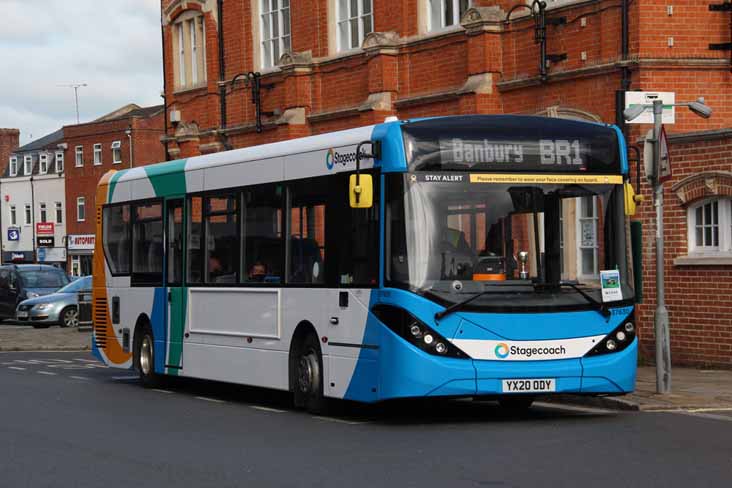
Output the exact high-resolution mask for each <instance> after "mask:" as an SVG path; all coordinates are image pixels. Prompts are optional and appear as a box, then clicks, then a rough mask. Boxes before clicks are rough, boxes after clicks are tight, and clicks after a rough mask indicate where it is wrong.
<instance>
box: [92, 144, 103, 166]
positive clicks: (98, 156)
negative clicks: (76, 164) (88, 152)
mask: <svg viewBox="0 0 732 488" xmlns="http://www.w3.org/2000/svg"><path fill="white" fill-rule="evenodd" d="M100 164H102V145H101V144H94V166H99V165H100Z"/></svg>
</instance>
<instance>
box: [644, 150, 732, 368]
mask: <svg viewBox="0 0 732 488" xmlns="http://www.w3.org/2000/svg"><path fill="white" fill-rule="evenodd" d="M672 141H673V140H672ZM670 148H671V152H670V154H671V161H672V165H673V179H672V180H671V181H670V182H667V183H665V185H664V219H663V221H664V227H665V228H664V242H665V251H666V252H665V258H664V273H665V280H664V282H665V285H666V286H665V290H666V303H667V308H668V311H669V317H670V323H671V328H670V336H671V357H672V360H673V361H674V362H675V363H677V364H694V365H698V364H703V365H713V366H724V367H732V303H731V302H730V295H732V266H720V265H714V266H679V265H675V264H674V260H675V259H676V258H678V257H680V256H685V255H687V252H688V242H687V206H688V204H691V205H693V203H694V201H690V202H687V205H686V206H685V205H682V202H681V200H680V199H679V198H678V196H677V194H676V192H674V191H672V186H673V185H674V184H676V183H678V182H680V181H682V180H683V179H684V178H687V177H689V176H691V175H695V174H698V173H701V172H703V171H725V172H732V137H727V138H723V139H720V138H717V139H713V140H708V141H697V142H690V143H683V144H681V143H673V142H672V143H671V145H670ZM643 188H644V194H645V195H646V198H647V201H646V202H645V203H644V204H643V205H642V206H641V207H640V212H639V214H638V216H639V218H640V219H641V220H642V221H643V262H644V266H643V281H644V289H643V294H644V303H643V304H642V305H641V306H640V307H639V317H638V323H639V324H640V330H639V335H640V337H641V348H642V352H643V354H644V355H645V356H647V357H648V358H651V359H652V358H653V357H654V354H655V353H654V350H655V336H654V334H653V317H654V314H655V309H656V288H655V281H656V266H655V263H656V259H655V256H656V255H655V252H656V251H655V249H656V248H655V232H656V227H655V221H656V218H655V207H654V206H653V204H652V202H651V200H650V198H651V190H650V187H649V185H647V184H644V186H643ZM723 191H724V190H723ZM726 195H732V188H727V190H726ZM695 196H702V197H703V194H701V193H700V194H698V195H695ZM697 201H698V199H697Z"/></svg>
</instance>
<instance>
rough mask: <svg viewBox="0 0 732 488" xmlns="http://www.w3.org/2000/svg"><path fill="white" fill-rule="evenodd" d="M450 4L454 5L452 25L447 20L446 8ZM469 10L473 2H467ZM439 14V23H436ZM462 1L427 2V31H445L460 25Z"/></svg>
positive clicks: (428, 0)
mask: <svg viewBox="0 0 732 488" xmlns="http://www.w3.org/2000/svg"><path fill="white" fill-rule="evenodd" d="M448 2H449V3H451V4H452V19H449V20H450V22H451V23H450V24H448V23H447V20H448V19H446V18H445V7H446V5H447V4H448ZM467 2H468V6H467V8H466V9H465V11H466V12H467V10H468V9H469V8H470V7H472V6H473V2H472V0H467ZM437 13H439V16H440V18H439V21H437V22H436V21H435V17H436V14H437ZM460 17H461V15H460V0H427V18H428V22H427V30H429V31H430V32H435V31H441V30H444V29H451V28H454V27H456V26H459V25H460Z"/></svg>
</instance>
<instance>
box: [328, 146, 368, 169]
mask: <svg viewBox="0 0 732 488" xmlns="http://www.w3.org/2000/svg"><path fill="white" fill-rule="evenodd" d="M369 159H371V158H370V157H368V156H367V154H366V152H365V151H363V150H362V151H361V162H364V161H367V160H369ZM349 163H353V165H354V166H355V164H356V151H353V152H347V153H339V152H338V151H336V150H334V149H328V152H327V153H326V154H325V166H326V167H327V168H328V169H329V170H331V169H333V168H334V167H335V166H336V165H337V164H340V165H341V166H344V167H345V166H348V165H349Z"/></svg>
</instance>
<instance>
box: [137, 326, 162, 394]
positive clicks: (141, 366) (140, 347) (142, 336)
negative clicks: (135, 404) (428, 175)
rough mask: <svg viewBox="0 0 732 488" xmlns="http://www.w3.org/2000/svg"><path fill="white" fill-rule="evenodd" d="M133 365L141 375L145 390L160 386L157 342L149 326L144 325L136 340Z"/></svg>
mask: <svg viewBox="0 0 732 488" xmlns="http://www.w3.org/2000/svg"><path fill="white" fill-rule="evenodd" d="M135 339H136V340H135V349H134V355H133V363H134V366H135V369H137V372H138V373H139V375H140V383H142V386H144V387H145V388H153V387H155V386H157V385H158V383H159V377H158V375H157V374H156V373H155V341H154V339H153V334H152V330H151V329H150V326H149V325H148V324H145V325H143V326H142V327H141V328H140V329H139V332H138V334H137V335H136V338H135Z"/></svg>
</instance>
